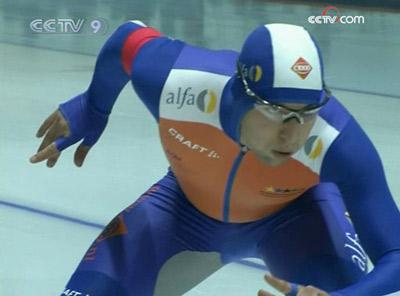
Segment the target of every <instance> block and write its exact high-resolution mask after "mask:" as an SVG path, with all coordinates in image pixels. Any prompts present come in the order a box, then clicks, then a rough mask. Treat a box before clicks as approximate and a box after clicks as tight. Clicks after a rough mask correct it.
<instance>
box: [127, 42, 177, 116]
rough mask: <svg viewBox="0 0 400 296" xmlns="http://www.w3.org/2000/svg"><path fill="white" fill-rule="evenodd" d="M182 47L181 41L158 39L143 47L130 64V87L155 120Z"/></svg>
mask: <svg viewBox="0 0 400 296" xmlns="http://www.w3.org/2000/svg"><path fill="white" fill-rule="evenodd" d="M183 47H184V43H183V42H182V41H179V40H173V39H170V38H167V37H160V38H157V39H154V40H152V41H150V42H148V43H146V44H145V45H143V47H142V48H141V50H140V52H139V53H138V55H137V57H136V59H135V60H134V62H133V64H132V77H131V80H132V85H133V87H134V89H135V91H136V93H137V95H138V96H139V98H140V99H141V100H142V101H143V103H144V104H145V105H146V107H147V109H149V111H150V112H151V113H152V115H153V116H154V118H155V119H156V120H158V119H159V105H160V96H161V92H162V90H163V87H164V84H165V81H166V80H167V78H168V75H169V73H170V71H171V69H172V67H173V66H174V64H175V61H176V60H177V58H178V56H179V54H180V53H181V51H182V49H183Z"/></svg>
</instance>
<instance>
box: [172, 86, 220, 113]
mask: <svg viewBox="0 0 400 296" xmlns="http://www.w3.org/2000/svg"><path fill="white" fill-rule="evenodd" d="M165 103H166V104H167V105H175V106H176V108H177V109H182V108H183V107H184V106H196V107H197V108H198V109H199V110H200V111H201V112H204V113H212V112H214V110H215V107H216V105H217V94H216V93H215V91H212V90H208V89H204V90H202V91H200V92H198V93H197V92H194V91H193V89H192V87H186V88H185V87H178V88H177V89H176V90H175V91H170V92H168V93H167V94H166V96H165Z"/></svg>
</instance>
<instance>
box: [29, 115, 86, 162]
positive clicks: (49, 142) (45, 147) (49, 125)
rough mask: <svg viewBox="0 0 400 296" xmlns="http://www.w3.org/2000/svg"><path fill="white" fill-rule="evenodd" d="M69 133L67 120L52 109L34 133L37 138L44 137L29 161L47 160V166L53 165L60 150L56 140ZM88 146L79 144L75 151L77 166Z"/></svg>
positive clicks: (83, 157) (84, 155) (82, 159)
mask: <svg viewBox="0 0 400 296" xmlns="http://www.w3.org/2000/svg"><path fill="white" fill-rule="evenodd" d="M69 135H70V128H69V126H68V123H67V121H66V120H65V118H64V116H63V115H62V113H61V112H60V111H59V110H56V111H54V112H53V113H52V114H51V115H50V116H49V117H48V118H47V119H46V120H45V121H44V122H43V123H42V125H41V126H40V128H39V130H38V131H37V133H36V136H37V137H38V138H42V137H43V136H45V137H44V139H43V141H42V143H41V144H40V146H39V149H38V150H37V153H36V154H35V155H33V156H32V157H31V158H30V161H31V163H38V162H41V161H44V160H47V166H48V167H53V166H54V165H55V164H56V162H57V160H58V158H59V157H60V154H61V151H59V150H58V148H57V145H56V140H57V139H58V138H60V137H64V138H66V137H68V136H69ZM89 149H90V147H89V146H85V145H80V146H79V147H78V149H77V150H76V152H75V157H74V162H75V164H76V165H77V166H79V167H80V166H82V164H83V161H84V160H85V157H86V155H87V153H88V152H89Z"/></svg>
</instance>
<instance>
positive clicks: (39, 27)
mask: <svg viewBox="0 0 400 296" xmlns="http://www.w3.org/2000/svg"><path fill="white" fill-rule="evenodd" d="M29 26H30V28H31V30H32V31H33V32H35V33H47V34H52V33H53V34H54V33H66V34H74V33H93V34H97V33H104V32H105V30H106V24H105V22H104V21H103V20H100V19H92V20H87V19H83V18H80V19H76V20H74V19H67V18H58V19H56V18H52V19H34V20H32V21H31V23H30V24H29Z"/></svg>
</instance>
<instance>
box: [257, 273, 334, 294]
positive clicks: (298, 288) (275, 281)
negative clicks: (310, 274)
mask: <svg viewBox="0 0 400 296" xmlns="http://www.w3.org/2000/svg"><path fill="white" fill-rule="evenodd" d="M264 279H265V281H266V282H267V283H268V284H270V285H271V286H272V287H274V288H275V289H277V290H278V291H280V292H282V293H283V294H284V295H290V296H329V294H328V293H326V292H325V291H322V290H320V289H318V288H316V287H313V286H302V285H293V284H291V283H289V282H287V281H285V280H282V279H280V278H277V277H275V276H273V275H269V274H266V275H265V277H264ZM293 289H295V290H293ZM257 295H258V296H275V295H274V294H271V293H269V292H267V291H264V290H260V291H258V294H257Z"/></svg>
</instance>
